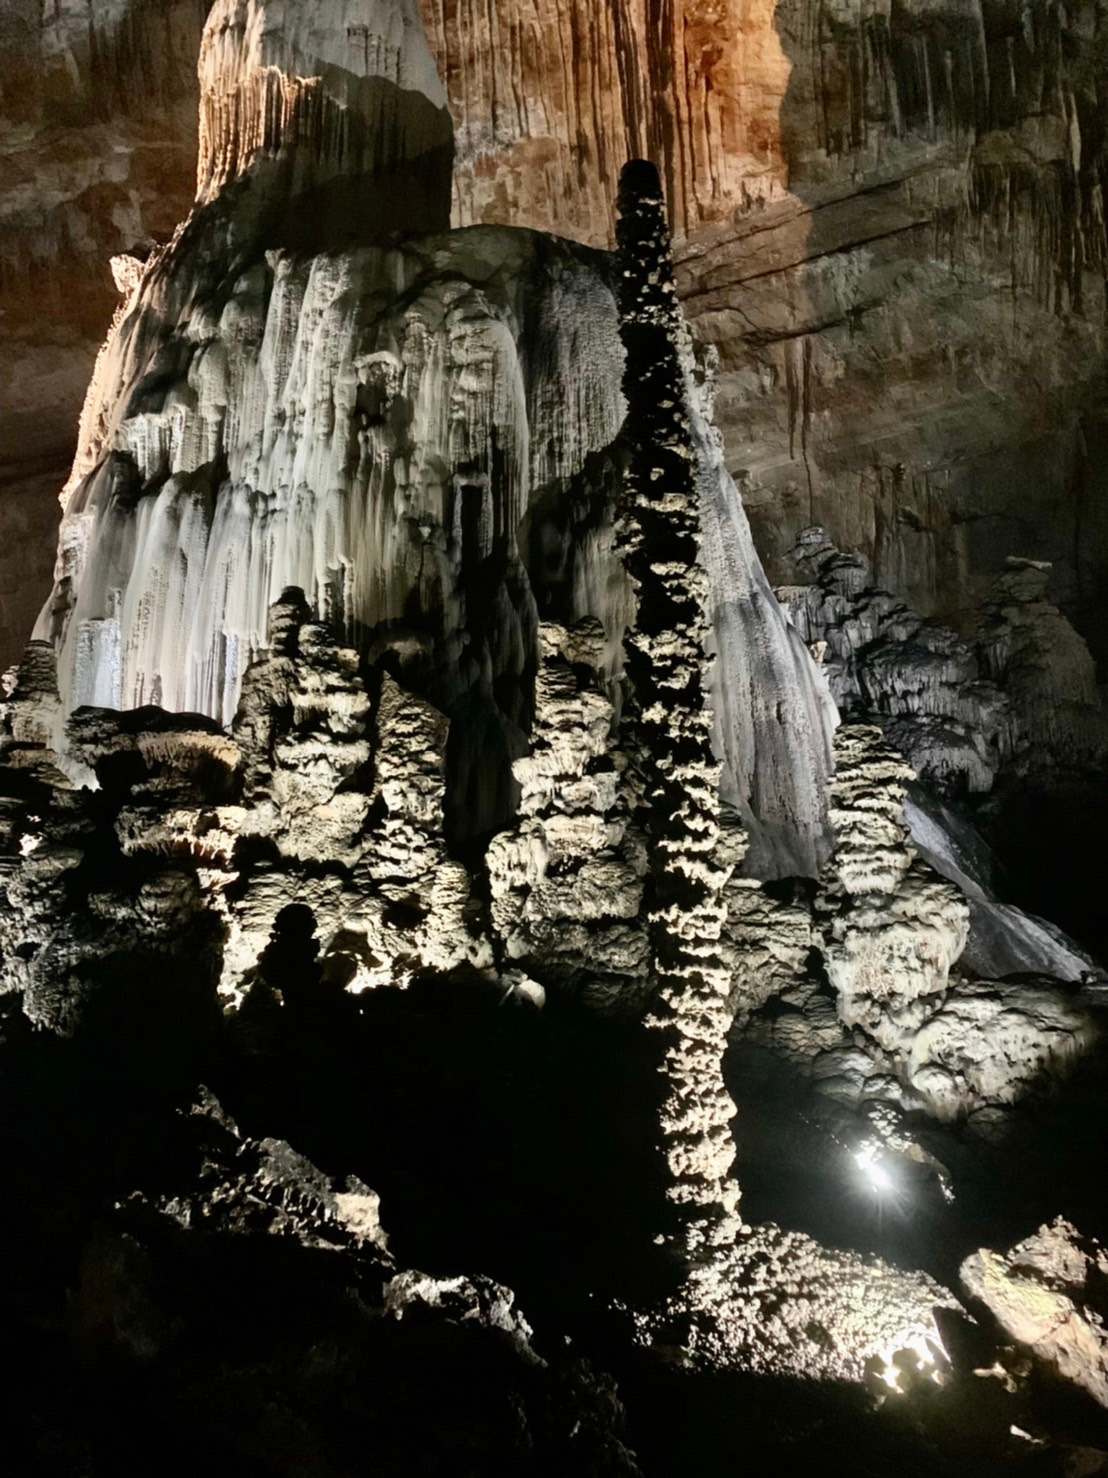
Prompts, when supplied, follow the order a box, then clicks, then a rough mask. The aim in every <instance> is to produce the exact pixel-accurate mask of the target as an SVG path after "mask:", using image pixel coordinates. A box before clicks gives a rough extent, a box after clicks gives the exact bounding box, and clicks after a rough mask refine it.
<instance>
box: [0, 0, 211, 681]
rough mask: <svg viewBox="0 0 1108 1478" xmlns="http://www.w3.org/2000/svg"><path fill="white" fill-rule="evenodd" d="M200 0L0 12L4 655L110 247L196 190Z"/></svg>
mask: <svg viewBox="0 0 1108 1478" xmlns="http://www.w3.org/2000/svg"><path fill="white" fill-rule="evenodd" d="M207 10H208V3H207V0H166V3H165V4H158V5H150V4H143V3H137V4H136V3H130V0H86V3H81V4H64V5H51V6H41V5H38V4H24V3H15V4H11V5H5V7H4V14H3V17H2V18H0V135H2V142H0V159H2V161H3V163H2V166H0V324H2V327H0V334H2V337H3V350H2V352H0V496H2V498H3V505H2V506H3V518H4V531H5V538H4V548H3V552H2V553H0V661H2V662H3V663H5V664H6V663H8V662H10V661H12V660H14V659H15V658H16V657H18V655H19V652H20V650H21V648H22V646H23V644H24V642H25V641H26V638H27V633H28V632H29V630H30V624H31V622H33V619H34V608H35V607H36V606H37V605H39V604H40V603H41V600H42V598H43V596H44V594H45V592H46V590H47V589H48V588H49V583H50V546H51V544H53V543H54V530H55V528H56V525H57V506H56V503H55V496H56V494H57V490H58V488H59V487H60V486H61V485H62V483H63V482H64V480H65V472H64V469H65V467H66V465H67V464H68V463H69V462H70V461H71V459H72V456H73V433H74V426H75V424H76V418H77V414H78V411H79V407H80V404H81V397H82V395H83V394H84V390H85V387H86V386H87V384H88V379H89V374H90V373H91V370H92V365H93V363H94V361H95V358H96V351H97V348H98V346H99V344H100V343H101V342H102V340H103V338H104V333H105V330H106V329H107V327H108V324H109V323H110V322H111V317H112V313H113V311H114V309H115V307H116V304H117V301H118V294H117V290H116V288H115V286H114V284H113V281H112V273H111V271H110V269H109V265H108V263H109V259H110V258H111V257H113V256H115V255H117V254H118V253H121V252H132V251H135V250H138V251H140V252H144V251H146V250H148V249H149V246H150V244H151V242H152V241H155V240H158V241H160V240H165V239H167V238H168V237H169V236H170V235H171V234H172V232H173V230H174V228H175V227H176V225H177V222H178V221H179V220H180V219H181V218H182V216H183V215H184V214H185V212H186V210H187V209H188V206H189V202H190V200H191V199H192V193H193V183H194V179H195V168H194V166H195V157H196V95H197V92H196V52H197V41H198V37H199V35H200V29H201V27H202V25H203V23H204V17H205V15H206V13H207Z"/></svg>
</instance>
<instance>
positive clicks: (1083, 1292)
mask: <svg viewBox="0 0 1108 1478" xmlns="http://www.w3.org/2000/svg"><path fill="white" fill-rule="evenodd" d="M1105 1274H1108V1258H1106V1256H1105V1253H1104V1249H1103V1248H1102V1247H1100V1246H1099V1245H1098V1244H1097V1243H1096V1242H1094V1241H1091V1240H1090V1239H1088V1238H1085V1237H1082V1236H1081V1234H1080V1233H1079V1232H1078V1230H1077V1228H1076V1227H1075V1226H1072V1225H1071V1224H1070V1223H1069V1222H1067V1221H1065V1220H1064V1219H1063V1218H1062V1217H1059V1218H1058V1220H1057V1221H1055V1222H1052V1223H1051V1224H1050V1226H1045V1227H1040V1228H1039V1230H1038V1231H1037V1232H1035V1233H1034V1235H1033V1236H1030V1237H1028V1238H1027V1239H1026V1240H1025V1241H1023V1242H1020V1243H1019V1244H1018V1245H1017V1246H1015V1247H1013V1248H1012V1250H1011V1251H1010V1252H1008V1253H1006V1254H1005V1253H996V1252H990V1251H989V1250H988V1248H982V1249H981V1250H980V1251H979V1252H975V1253H974V1254H973V1255H972V1256H971V1257H968V1258H967V1259H966V1261H965V1262H964V1263H963V1264H962V1282H963V1283H964V1284H965V1286H966V1288H967V1290H968V1291H969V1292H970V1293H971V1294H972V1295H973V1296H974V1298H979V1299H981V1300H982V1302H984V1303H985V1304H987V1305H988V1307H989V1309H990V1311H991V1312H992V1313H993V1314H994V1315H995V1316H996V1318H997V1319H998V1320H999V1321H1000V1323H1001V1324H1002V1325H1003V1327H1004V1329H1005V1331H1006V1332H1007V1333H1008V1334H1010V1335H1011V1337H1012V1338H1013V1339H1016V1340H1019V1342H1020V1343H1021V1344H1023V1345H1028V1346H1030V1348H1031V1350H1032V1352H1033V1353H1034V1354H1035V1355H1036V1356H1037V1357H1038V1358H1039V1359H1040V1360H1043V1361H1045V1362H1047V1363H1048V1364H1049V1365H1051V1366H1053V1367H1054V1368H1055V1369H1056V1370H1057V1371H1058V1373H1059V1374H1060V1375H1062V1376H1064V1377H1066V1378H1067V1379H1068V1380H1071V1381H1073V1382H1075V1383H1076V1384H1077V1385H1079V1386H1081V1387H1082V1388H1083V1389H1084V1390H1086V1391H1087V1392H1088V1393H1089V1395H1090V1396H1092V1398H1093V1400H1094V1401H1098V1402H1099V1403H1100V1405H1101V1406H1108V1333H1106V1330H1105V1312H1106V1311H1105V1308H1104V1292H1103V1290H1104V1277H1105Z"/></svg>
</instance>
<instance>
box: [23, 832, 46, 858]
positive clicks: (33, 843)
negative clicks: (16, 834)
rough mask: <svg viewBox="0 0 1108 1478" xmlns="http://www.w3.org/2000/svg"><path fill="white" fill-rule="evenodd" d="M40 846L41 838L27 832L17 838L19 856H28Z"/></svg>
mask: <svg viewBox="0 0 1108 1478" xmlns="http://www.w3.org/2000/svg"><path fill="white" fill-rule="evenodd" d="M41 846H42V838H41V837H37V836H32V835H31V834H30V833H29V832H28V833H27V834H25V835H24V836H21V837H20V838H19V855H20V856H21V857H30V855H31V853H32V852H36V851H37V850H38V849H39V847H41Z"/></svg>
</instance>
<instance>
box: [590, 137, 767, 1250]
mask: <svg viewBox="0 0 1108 1478" xmlns="http://www.w3.org/2000/svg"><path fill="white" fill-rule="evenodd" d="M619 209H620V217H621V219H620V223H619V227H618V231H617V238H618V244H619V263H620V283H621V286H620V317H621V333H622V337H623V343H624V347H625V349H626V351H627V369H626V374H625V379H624V393H625V395H626V397H627V402H628V416H627V423H626V430H627V434H628V436H629V438H630V440H631V443H632V457H631V464H630V469H629V472H628V482H627V493H626V505H625V508H624V515H623V557H624V561H625V563H626V566H627V570H628V573H629V574H630V576H631V578H632V580H633V581H634V583H635V586H636V590H637V594H638V614H637V617H636V620H635V624H634V626H633V627H632V629H631V630H630V631H629V632H628V633H627V636H626V638H625V642H624V645H625V650H626V654H627V674H628V677H629V678H630V680H631V683H632V685H633V689H634V709H633V718H632V722H633V723H634V724H635V725H636V727H637V735H636V737H637V741H638V748H639V749H640V756H641V757H640V764H641V769H642V774H643V781H644V789H645V793H644V797H643V800H644V805H645V809H646V826H647V831H648V836H649V843H650V880H649V886H648V894H647V906H648V910H649V912H648V918H649V926H650V939H651V949H652V954H653V965H654V971H655V976H656V980H657V985H658V996H657V1002H656V1006H655V1009H654V1011H653V1013H652V1015H651V1017H650V1019H649V1024H650V1025H651V1027H653V1028H654V1029H655V1030H657V1031H659V1032H660V1033H662V1035H663V1040H664V1043H665V1057H664V1072H665V1074H666V1079H667V1089H666V1098H665V1102H664V1105H663V1108H662V1122H661V1138H662V1146H661V1147H662V1150H663V1153H664V1155H665V1159H666V1163H667V1166H668V1172H669V1183H668V1186H667V1195H668V1197H669V1199H670V1201H671V1202H673V1203H675V1205H676V1206H677V1207H679V1208H680V1212H681V1217H680V1221H681V1228H682V1230H681V1234H680V1239H679V1240H680V1242H681V1243H682V1244H683V1246H682V1248H681V1249H679V1250H683V1251H684V1252H686V1253H688V1254H690V1255H695V1254H696V1253H698V1252H701V1251H706V1250H707V1249H708V1248H710V1247H713V1246H720V1245H722V1244H724V1243H729V1242H731V1241H733V1239H734V1236H735V1234H736V1232H737V1230H738V1227H739V1221H738V1217H737V1214H736V1213H737V1206H738V1200H739V1190H738V1186H737V1185H736V1183H735V1182H734V1181H733V1180H732V1179H731V1178H730V1170H731V1164H732V1162H733V1160H734V1157H735V1147H734V1142H733V1140H732V1137H731V1129H730V1120H731V1117H732V1115H733V1114H734V1111H735V1107H734V1104H733V1103H732V1102H731V1099H730V1098H729V1097H728V1094H727V1091H726V1089H725V1087H724V1084H723V1074H722V1060H723V1053H724V1049H725V1047H726V1041H727V1031H728V1027H729V1026H730V1020H731V1018H730V1012H729V1011H728V1007H727V993H728V986H729V979H728V974H727V970H726V968H725V967H724V965H723V962H722V960H721V958H720V950H719V938H720V929H721V926H722V924H723V922H724V918H725V908H724V905H723V901H722V896H721V895H722V890H723V887H724V885H725V884H726V882H727V879H728V876H729V868H728V867H726V866H723V865H721V863H720V861H719V857H718V852H719V846H718V843H719V778H720V766H719V763H718V761H717V760H716V758H715V756H714V754H713V752H712V743H711V736H712V711H711V705H710V701H709V696H708V695H709V683H708V679H709V667H710V659H709V657H708V655H707V651H706V641H707V638H708V635H709V623H708V620H707V617H706V613H705V611H706V598H707V580H706V576H705V572H704V569H703V566H702V565H701V563H700V510H699V504H698V498H697V485H696V460H695V458H696V454H695V450H694V447H693V442H692V434H691V427H690V421H689V415H688V411H687V408H686V401H685V375H684V369H683V366H682V362H681V353H680V336H681V333H682V332H683V325H682V321H681V317H680V309H679V307H678V305H677V297H676V292H675V288H674V283H673V271H672V265H671V261H670V241H669V231H668V228H667V226H666V220H665V213H664V204H663V199H662V189H661V184H660V181H659V178H658V173H657V170H656V169H655V168H654V166H653V165H652V164H650V163H647V162H646V161H644V160H634V161H632V162H631V163H630V164H628V165H627V166H626V167H625V168H624V171H623V174H622V176H621V180H620V194H619Z"/></svg>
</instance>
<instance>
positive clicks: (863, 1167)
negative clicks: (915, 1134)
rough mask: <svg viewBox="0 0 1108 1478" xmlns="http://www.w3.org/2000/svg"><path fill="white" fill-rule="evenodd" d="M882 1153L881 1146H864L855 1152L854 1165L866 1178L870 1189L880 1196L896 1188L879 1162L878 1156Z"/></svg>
mask: <svg viewBox="0 0 1108 1478" xmlns="http://www.w3.org/2000/svg"><path fill="white" fill-rule="evenodd" d="M880 1153H881V1147H880V1146H879V1145H875V1144H864V1145H863V1146H862V1147H861V1149H857V1150H855V1151H854V1163H855V1165H857V1167H858V1169H859V1170H860V1171H861V1172H862V1174H863V1175H864V1176H865V1178H866V1181H867V1183H868V1185H869V1186H870V1189H871V1190H873V1191H876V1192H877V1194H878V1195H883V1194H884V1193H886V1192H887V1191H891V1190H892V1189H893V1188H894V1185H895V1182H894V1180H893V1178H892V1176H891V1175H890V1174H889V1172H888V1171H887V1170H886V1169H885V1167H884V1165H882V1164H881V1162H880V1160H878V1158H877V1156H878V1155H879V1154H880Z"/></svg>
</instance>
